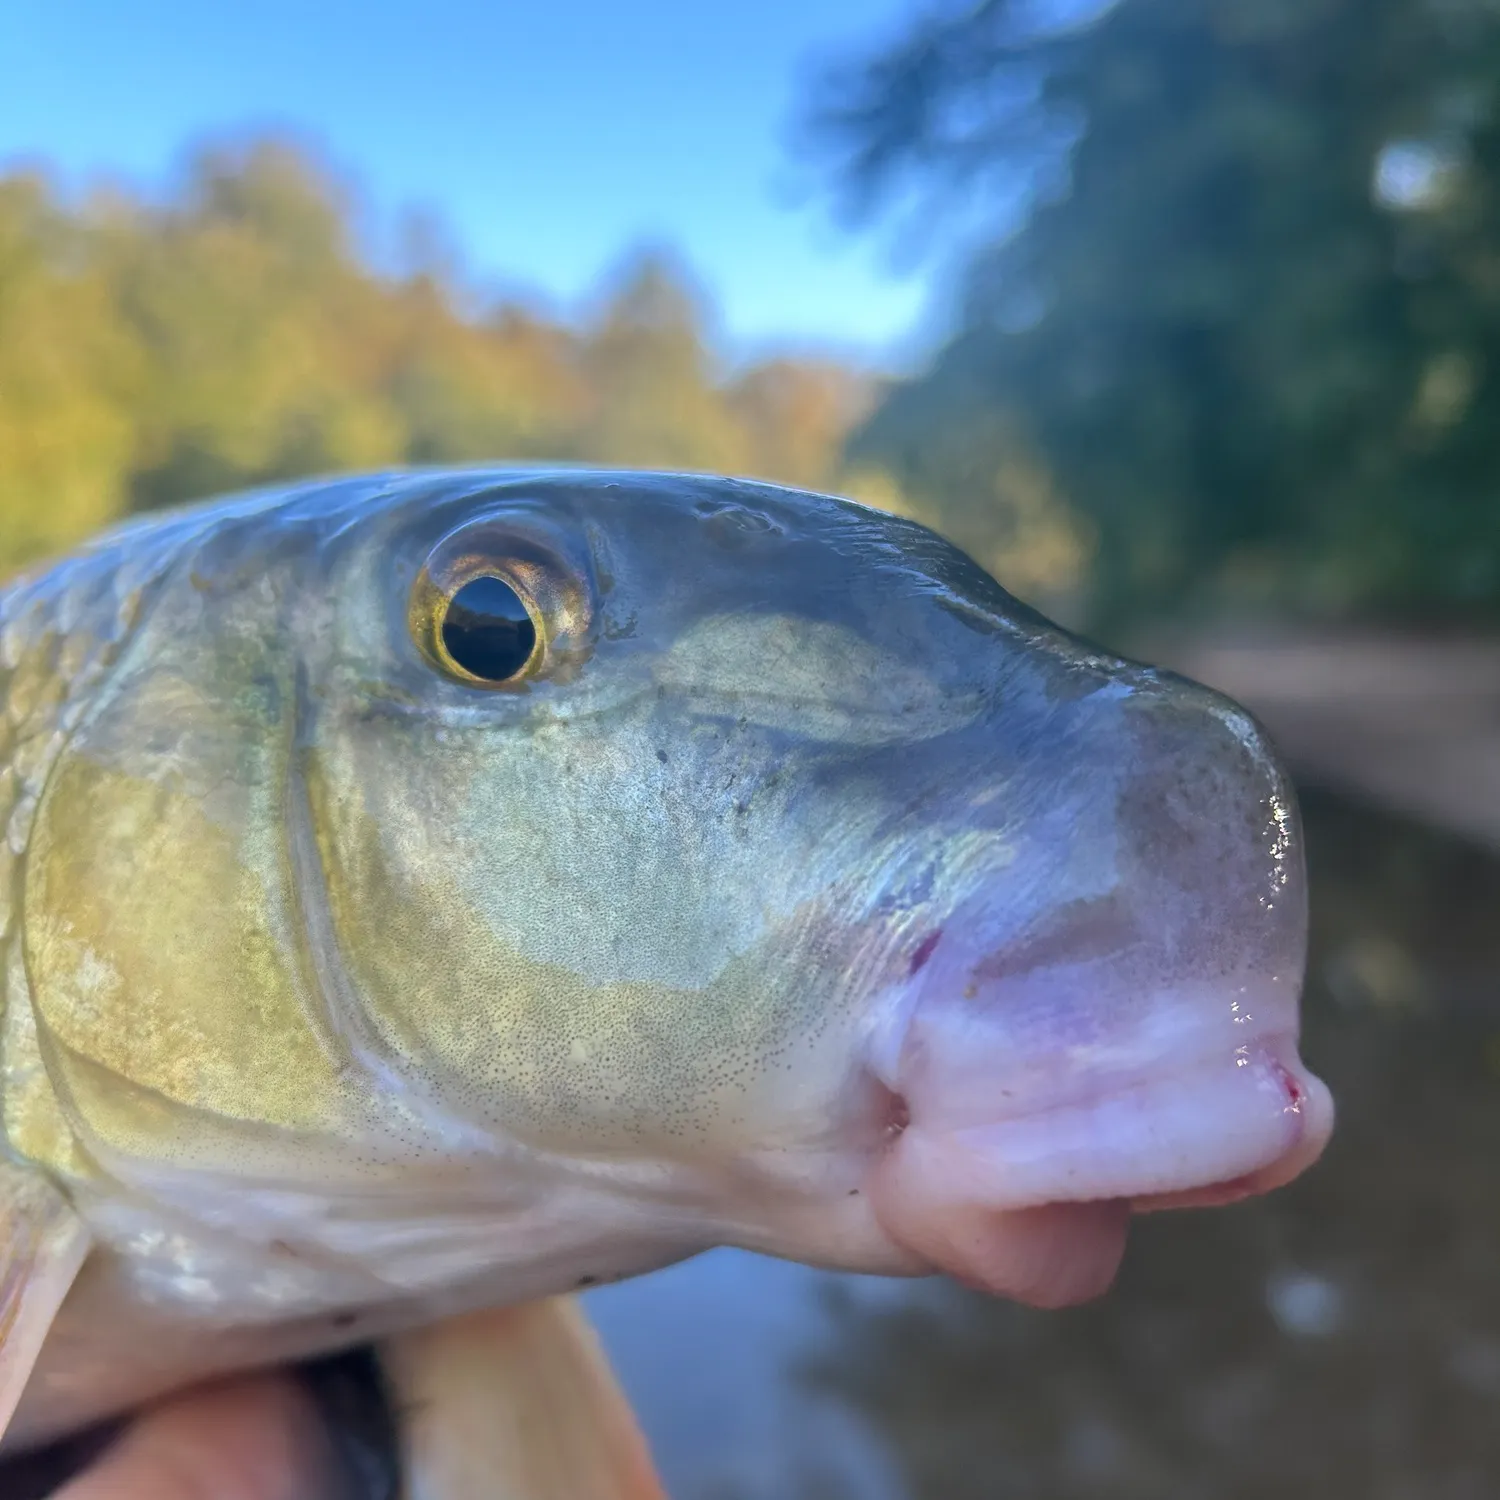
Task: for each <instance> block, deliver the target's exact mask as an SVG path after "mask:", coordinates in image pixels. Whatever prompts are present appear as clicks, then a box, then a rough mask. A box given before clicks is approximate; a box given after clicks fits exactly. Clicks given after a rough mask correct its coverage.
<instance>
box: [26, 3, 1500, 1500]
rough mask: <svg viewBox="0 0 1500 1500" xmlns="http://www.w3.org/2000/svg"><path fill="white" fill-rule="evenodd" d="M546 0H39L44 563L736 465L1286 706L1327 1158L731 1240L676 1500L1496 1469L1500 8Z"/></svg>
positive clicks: (686, 1297) (683, 1349)
mask: <svg viewBox="0 0 1500 1500" xmlns="http://www.w3.org/2000/svg"><path fill="white" fill-rule="evenodd" d="M536 9H537V8H535V7H532V6H530V5H529V4H523V3H520V0H514V3H511V0H490V3H483V0H433V3H431V4H425V5H423V6H422V7H420V8H418V7H417V6H415V5H414V4H406V3H397V0H388V3H366V4H361V5H355V4H353V3H352V0H327V3H325V4H322V5H320V6H318V7H316V13H315V14H311V13H309V12H310V10H312V8H309V7H305V6H303V5H301V4H294V3H292V0H264V3H262V4H259V5H257V6H256V7H253V8H250V7H246V8H243V9H242V10H241V9H237V10H235V11H233V12H231V10H230V9H229V8H227V7H223V8H221V7H212V6H207V7H206V6H202V5H189V4H188V3H187V0H140V3H137V4H134V5H132V6H130V7H116V6H111V5H108V4H106V3H104V0H97V3H86V0H48V3H47V4H46V5H43V4H42V3H40V0H7V3H6V4H5V5H4V6H3V7H0V574H3V573H5V572H7V571H10V570H13V569H16V568H19V567H22V566H25V565H27V564H29V563H31V562H33V561H35V560H37V559H39V558H42V557H44V556H46V555H47V554H49V553H52V552H55V551H58V550H60V549H63V548H66V547H67V546H69V545H70V544H71V543H73V542H75V541H77V540H79V539H81V538H82V537H84V536H86V535H88V534H89V533H90V532H92V531H94V530H96V529H97V528H99V527H101V526H103V525H105V524H107V523H109V522H111V521H113V520H115V519H117V518H120V517H123V516H125V515H127V514H129V513H132V512H136V511H141V510H145V509H149V508H151V507H155V506H160V505H165V504H170V503H174V502H178V501H183V500H188V499H192V498H195V497H198V496H202V495H207V494H211V493H214V492H216V491H221V490H224V489H227V488H231V487H234V486H239V485H247V484H252V483H260V482H263V481H266V480H276V479H283V478H292V477H294V476H297V475H301V474H308V473H314V472H322V471H327V470H332V469H347V468H353V467H369V466H382V465H389V464H412V463H430V462H438V461H450V460H452V461H476V460H483V459H519V460H557V461H566V462H573V463H578V462H582V463H616V464H626V465H643V466H671V467H678V468H691V469H707V470H714V471H720V472H728V473H735V474H744V475H755V476H761V477H766V478H770V479H774V480H780V481H784V482H787V483H791V484H796V485H802V486H808V487H815V488H825V489H832V490H836V491H839V492H843V493H848V494H853V495H856V496H858V497H860V498H863V499H866V500H868V501H870V502H871V503H874V504H878V505H882V506H886V507H889V508H892V509H895V510H899V511H901V512H903V513H906V514H909V515H912V516H915V517H917V518H918V519H920V520H923V521H925V522H927V523H928V524H930V525H932V526H935V527H936V528H937V529H938V530H940V531H943V532H944V533H946V534H947V535H949V536H950V537H952V538H953V539H954V540H956V541H957V542H958V543H959V544H960V545H962V546H964V547H965V548H966V549H967V550H969V551H970V552H971V553H972V554H973V555H974V556H975V557H976V558H978V559H979V560H980V561H981V562H982V563H983V564H984V565H985V566H986V567H987V568H989V569H990V570H991V571H992V572H994V573H995V574H996V576H998V577H999V578H1000V580H1001V581H1002V582H1003V583H1005V584H1006V585H1007V586H1008V587H1009V588H1011V590H1012V591H1013V592H1015V593H1017V594H1019V595H1021V596H1022V597H1024V598H1026V599H1028V600H1030V601H1031V602H1033V603H1035V604H1037V605H1039V606H1040V607H1042V608H1043V609H1045V610H1047V611H1049V612H1051V613H1053V614H1054V615H1056V616H1058V617H1059V618H1061V619H1062V620H1063V621H1065V622H1066V623H1068V624H1070V625H1073V626H1076V627H1078V628H1081V629H1085V630H1087V631H1089V632H1090V633H1092V634H1094V635H1095V636H1096V637H1098V638H1101V639H1103V640H1105V641H1106V642H1107V643H1108V644H1110V645H1113V646H1116V647H1120V648H1122V649H1126V650H1130V651H1139V652H1146V653H1150V654H1152V655H1154V656H1156V657H1159V658H1162V659H1165V660H1167V661H1168V662H1170V663H1172V664H1175V665H1178V666H1180V667H1183V668H1185V669H1187V670H1189V671H1191V672H1193V673H1195V674H1196V675H1199V676H1202V677H1204V678H1206V679H1208V680H1210V681H1212V682H1214V683H1215V684H1217V685H1219V686H1221V687H1224V688H1226V689H1228V690H1229V691H1230V692H1232V693H1235V694H1236V695H1237V696H1239V697H1241V698H1242V699H1243V700H1244V701H1246V702H1247V703H1248V704H1249V705H1250V706H1251V707H1252V708H1253V709H1255V710H1256V711H1257V712H1258V713H1260V714H1261V716H1262V717H1263V718H1264V719H1265V720H1266V721H1267V723H1268V724H1269V726H1270V727H1271V729H1272V732H1273V734H1274V735H1275V736H1276V737H1277V738H1278V740H1279V741H1280V742H1281V744H1282V746H1283V748H1284V749H1285V751H1286V752H1287V754H1288V755H1289V756H1290V757H1291V759H1292V762H1293V764H1294V767H1295V769H1296V771H1297V773H1298V778H1299V783H1300V786H1301V790H1302V795H1303V802H1304V813H1305V816H1306V821H1307V829H1308V845H1309V859H1310V863H1311V868H1312V877H1313V886H1312V889H1313V920H1314V943H1313V952H1312V958H1311V967H1310V975H1309V993H1308V1001H1307V1031H1308V1037H1307V1052H1308V1056H1309V1060H1310V1062H1311V1063H1312V1065H1313V1066H1314V1068H1315V1069H1316V1070H1317V1071H1318V1072H1320V1073H1321V1074H1322V1075H1323V1076H1324V1077H1325V1078H1327V1079H1328V1081H1329V1082H1330V1084H1331V1085H1332V1087H1333V1089H1334V1092H1335V1094H1336V1096H1337V1098H1338V1100H1339V1104H1340V1107H1341V1111H1342V1114H1341V1128H1340V1132H1339V1135H1338V1137H1337V1139H1336V1141H1335V1144H1334V1146H1333V1148H1332V1149H1331V1151H1330V1153H1329V1156H1328V1158H1327V1160H1326V1162H1325V1163H1324V1164H1323V1165H1321V1166H1320V1167H1319V1168H1318V1169H1316V1170H1315V1171H1314V1172H1312V1173H1311V1174H1310V1175H1309V1176H1308V1177H1307V1178H1306V1179H1304V1180H1303V1181H1302V1182H1299V1183H1298V1184H1297V1185H1296V1186H1295V1187H1294V1188H1292V1189H1291V1190H1289V1191H1287V1192H1285V1193H1282V1194H1279V1195H1277V1196H1275V1197H1274V1198H1273V1199H1271V1200H1269V1201H1267V1202H1264V1203H1257V1204H1252V1205H1246V1206H1243V1207H1239V1208H1235V1209H1232V1210H1227V1211H1220V1212H1216V1213H1213V1214H1202V1215H1184V1216H1173V1217H1168V1218H1164V1219H1159V1220H1154V1221H1148V1222H1147V1223H1145V1224H1144V1225H1143V1226H1142V1228H1141V1229H1140V1230H1138V1231H1137V1233H1136V1235H1135V1237H1134V1242H1133V1245H1132V1248H1131V1251H1130V1253H1129V1256H1128V1259H1127V1262H1126V1266H1125V1270H1124V1274H1123V1277H1122V1280H1121V1284H1120V1287H1119V1290H1118V1291H1117V1293H1116V1294H1115V1295H1114V1296H1112V1297H1111V1298H1110V1299H1108V1300H1107V1301H1106V1302H1104V1303H1101V1304H1099V1305H1097V1306H1094V1307H1090V1308H1086V1309H1081V1310H1078V1311H1074V1312H1068V1313H1062V1314H1051V1315H1040V1314H1032V1313H1028V1312H1024V1311H1021V1310H1019V1309H1015V1308H1012V1307H1008V1306H1003V1305H998V1304H992V1303H986V1302H982V1301H979V1300H978V1299H975V1298H973V1297H971V1296H969V1295H967V1294H965V1293H963V1292H960V1291H958V1290H956V1289H954V1288H951V1287H947V1286H943V1285H938V1284H926V1283H924V1284H919V1285H890V1284H884V1283H877V1282H868V1281H863V1280H860V1279H857V1278H844V1277H834V1276H829V1275H824V1274H819V1273H815V1272H811V1271H806V1270H803V1269H800V1268H797V1267H793V1266H787V1265H782V1264H778V1263H773V1262H767V1261H758V1260H754V1259H751V1258H749V1257H745V1256H739V1255H733V1254H727V1253H726V1254H718V1255H713V1256H709V1257H706V1258H704V1259H702V1260H700V1261H696V1262H693V1263H690V1264H689V1265H687V1266H684V1267H679V1268H676V1269H674V1270H672V1271H669V1272H666V1273H663V1274H661V1275H659V1276H655V1277H650V1278H646V1279H644V1280H642V1281H639V1282H635V1283H630V1284H627V1285H624V1286H621V1287H614V1288H609V1289H606V1290H602V1291H600V1292H598V1293H597V1294H593V1296H592V1304H591V1305H592V1308H593V1311H594V1314H595V1316H596V1318H597V1319H598V1321H599V1323H600V1325H601V1327H602V1328H603V1330H604V1333H605V1336H606V1339H607V1341H608V1343H609V1345H610V1347H611V1349H612V1351H613V1353H614V1355H615V1357H616V1359H617V1361H618V1363H619V1366H620V1368H621V1370H622V1373H623V1375H624V1377H625V1379H626V1382H627V1384H628V1386H629V1388H630V1391H631V1393H632V1395H633V1396H634V1397H635V1399H636V1400H637V1402H638V1403H639V1406H640V1409H641V1411H642V1414H643V1418H644V1420H645V1423H646V1425H647V1428H648V1432H649V1434H650V1436H651V1438H652V1440H653V1442H654V1444H655V1446H656V1449H657V1452H658V1456H659V1458H660V1461H661V1465H662V1468H663V1470H664V1472H665V1474H666V1476H667V1478H668V1481H669V1484H670V1487H671V1489H672V1493H673V1495H674V1497H677V1500H731V1497H736V1500H763V1497H773V1496H774V1497H778V1500H782V1497H792V1500H804V1497H814V1496H816V1497H828V1500H840V1497H842V1500H873V1497H882V1500H883V1497H893V1500H903V1497H912V1500H926V1497H931V1500H990V1497H1011V1496H1014V1497H1038V1500H1040V1497H1047V1500H1053V1497H1056V1500H1063V1497H1074V1496H1076V1497H1127V1496H1128V1497H1142V1500H1144V1497H1179V1496H1180V1497H1184V1500H1188V1497H1216V1496H1223V1497H1245V1500H1250V1497H1257V1500H1259V1497H1264V1496H1266V1495H1268V1494H1275V1495H1277V1496H1278V1497H1280V1500H1296V1497H1308V1500H1311V1497H1314V1496H1317V1497H1323V1500H1328V1497H1333V1500H1343V1497H1349V1500H1354V1497H1359V1500H1419V1497H1420V1500H1428V1497H1432V1500H1438V1497H1441V1500H1466V1497H1470V1496H1473V1497H1480V1496H1489V1495H1492V1494H1493V1493H1495V1492H1496V1490H1497V1487H1500V8H1497V7H1496V5H1495V4H1494V3H1493V0H1115V3H1113V4H1108V3H1098V0H992V3H982V4H978V5H975V4H973V3H972V0H970V3H968V4H963V3H957V0H952V3H929V4H926V5H924V6H922V7H920V8H918V7H915V6H914V5H913V4H912V3H911V0H889V3H887V0H757V3H756V4H754V5H744V6H733V5H728V4H724V5H718V6H705V5H697V4H692V3H690V0H637V3H635V4H633V5H629V6H624V5H614V4H610V3H608V0H557V3H555V4H553V5H551V6H550V7H546V8H545V12H546V13H545V14H537V13H534V12H535V10H536Z"/></svg>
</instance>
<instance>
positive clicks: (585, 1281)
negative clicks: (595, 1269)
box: [573, 1276, 599, 1290]
mask: <svg viewBox="0 0 1500 1500" xmlns="http://www.w3.org/2000/svg"><path fill="white" fill-rule="evenodd" d="M598 1282H599V1278H598V1277H597V1276H580V1277H579V1278H578V1280H577V1281H575V1282H574V1283H573V1285H574V1286H576V1287H578V1288H579V1290H582V1289H583V1288H584V1287H586V1286H596V1285H598Z"/></svg>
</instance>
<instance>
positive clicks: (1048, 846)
mask: <svg viewBox="0 0 1500 1500" xmlns="http://www.w3.org/2000/svg"><path fill="white" fill-rule="evenodd" d="M1134 697H1135V699H1136V701H1135V702H1134V703H1133V704H1132V705H1131V706H1130V708H1129V718H1128V722H1126V721H1125V720H1121V721H1120V733H1119V735H1118V736H1117V737H1116V742H1117V743H1118V744H1119V745H1120V746H1121V747H1122V749H1123V750H1124V751H1125V754H1124V755H1122V756H1121V757H1120V759H1119V761H1118V762H1117V766H1116V768H1115V771H1114V773H1113V774H1115V777H1116V779H1115V781H1114V783H1113V784H1112V785H1111V784H1110V783H1109V782H1108V773H1107V772H1106V768H1105V767H1103V766H1102V765H1101V766H1099V767H1096V769H1095V772H1094V774H1093V777H1092V780H1091V785H1092V786H1094V787H1095V788H1097V787H1098V786H1100V785H1106V786H1109V787H1110V794H1109V795H1105V796H1099V795H1094V794H1092V793H1091V794H1090V796H1088V797H1087V798H1084V799H1081V800H1078V801H1075V802H1074V803H1072V804H1071V805H1069V806H1067V807H1066V808H1065V809H1064V810H1063V812H1062V815H1060V816H1059V817H1057V818H1055V819H1053V820H1052V821H1051V822H1050V823H1048V822H1045V821H1044V822H1043V823H1042V824H1041V825H1040V826H1041V830H1042V831H1041V834H1040V836H1038V837H1036V838H1033V840H1032V841H1031V842H1030V844H1029V845H1023V847H1022V849H1021V850H1020V853H1019V856H1018V858H1017V859H1016V860H1015V861H1014V862H1013V867H1012V869H1011V870H1009V871H1005V872H997V873H994V874H992V875H990V876H989V877H987V878H985V879H982V880H981V881H979V882H978V883H977V885H976V886H975V888H974V890H973V892H972V893H971V894H970V895H969V897H968V898H967V899H966V900H964V901H963V902H961V903H960V904H959V905H958V906H957V907H956V909H954V910H953V911H952V912H951V913H950V914H949V915H948V916H947V918H946V920H943V921H942V922H941V923H940V924H939V925H935V926H934V927H933V928H932V929H931V930H930V931H928V932H927V933H926V934H925V935H922V936H920V937H919V938H917V939H914V941H913V946H912V949H911V955H910V959H909V965H908V967H909V972H908V975H907V976H906V978H905V980H904V982H903V983H901V984H899V985H897V986H895V987H894V988H893V989H892V990H891V991H889V992H888V994H887V996H886V1003H885V1006H884V1008H883V1009H881V1010H880V1011H879V1013H878V1016H877V1019H876V1023H875V1025H874V1027H873V1029H872V1032H871V1043H870V1048H869V1051H868V1054H867V1055H868V1059H869V1066H870V1069H871V1072H872V1073H873V1074H874V1076H875V1077H876V1078H877V1079H878V1080H879V1083H880V1085H881V1086H882V1087H883V1088H884V1089H885V1091H886V1098H887V1119H888V1122H889V1140H888V1144H887V1147H886V1149H885V1151H884V1152H883V1153H882V1154H881V1156H880V1157H879V1159H878V1161H877V1162H876V1164H875V1165H874V1167H873V1169H872V1172H871V1177H870V1182H869V1187H868V1192H869V1196H870V1200H871V1206H872V1208H873V1210H874V1214H875V1217H876V1219H877V1221H878V1222H879V1223H880V1225H881V1227H882V1228H883V1229H884V1230H885V1232H886V1233H887V1234H888V1235H889V1236H890V1238H891V1239H892V1241H893V1242H894V1243H895V1244H896V1245H898V1246H900V1247H901V1248H902V1249H903V1250H905V1251H908V1252H910V1253H911V1254H913V1255H915V1256H917V1257H918V1258H920V1259H921V1260H923V1261H925V1262H926V1263H927V1264H928V1265H929V1266H930V1267H933V1268H936V1269H939V1270H942V1271H946V1272H948V1273H950V1274H952V1275H953V1276H955V1277H957V1278H958V1279H960V1280H962V1281H965V1282H967V1283H970V1284H973V1285H976V1286H980V1287H983V1288H985V1289H987V1290H989V1291H991V1292H995V1293H999V1294H1002V1295H1006V1296H1010V1297H1013V1298H1016V1299H1018V1300H1021V1301H1025V1302H1030V1303H1033V1304H1036V1305H1038V1306H1059V1305H1065V1304H1069V1303H1073V1302H1078V1301H1083V1300H1086V1299H1088V1298H1090V1297H1093V1296H1096V1295H1098V1294H1100V1293H1102V1292H1103V1291H1105V1290H1106V1289H1107V1288H1108V1286H1109V1285H1110V1283H1111V1281H1112V1279H1113V1277H1114V1274H1115V1271H1116V1269H1117V1268H1118V1266H1119V1263H1120V1259H1121V1256H1122V1255H1123V1253H1124V1249H1125V1243H1126V1238H1127V1234H1128V1229H1129V1223H1130V1219H1131V1216H1132V1215H1133V1214H1134V1213H1138V1212H1148V1211H1152V1210H1155V1209H1164V1208H1189V1207H1208V1206H1214V1205H1219V1204H1225V1203H1231V1202H1235V1201H1238V1200H1239V1199H1242V1198H1246V1197H1250V1196H1254V1195H1256V1194H1260V1193H1264V1192H1268V1191H1271V1190H1273V1189H1275V1188H1278V1187H1281V1186H1283V1185H1284V1184H1286V1183H1288V1182H1290V1181H1292V1180H1293V1179H1294V1178H1295V1177H1297V1176H1298V1175H1299V1174H1300V1173H1301V1172H1303V1171H1304V1170H1306V1169H1307V1168H1308V1167H1309V1166H1311V1165H1312V1164H1313V1163H1314V1162H1315V1161H1316V1160H1317V1159H1318V1157H1319V1156H1320V1155H1321V1153H1322V1151H1323V1148H1324V1146H1325V1145H1326V1143H1327V1141H1328V1139H1329V1136H1330V1133H1331V1131H1332V1128H1333V1117H1334V1106H1333V1101H1332V1099H1331V1097H1330V1095H1329V1092H1328V1090H1327V1088H1326V1087H1325V1086H1324V1084H1323V1083H1322V1082H1321V1080H1319V1079H1318V1078H1317V1077H1315V1076H1314V1075H1313V1074H1312V1073H1311V1072H1310V1071H1309V1070H1308V1068H1307V1066H1306V1065H1305V1063H1304V1062H1303V1061H1302V1059H1301V1056H1300V1054H1299V1051H1298V1035H1299V1014H1298V1005H1299V997H1300V990H1301V983H1302V976H1303V969H1304V964H1305V942H1306V930H1307V912H1306V901H1307V897H1306V878H1305V871H1304V867H1303V858H1302V850H1301V844H1300V837H1301V836H1300V829H1299V826H1298V818H1297V811H1296V804H1295V798H1294V795H1293V792H1292V789H1291V787H1290V785H1289V784H1288V782H1287V781H1286V779H1285V776H1284V775H1283V773H1282V771H1281V768H1280V767H1279V765H1278V763H1277V761H1276V758H1275V756H1274V754H1273V753H1272V751H1271V749H1270V747H1269V745H1268V744H1267V742H1266V741H1265V739H1264V737H1263V736H1262V734H1261V732H1260V730H1259V729H1258V727H1257V726H1256V725H1255V724H1254V723H1253V721H1251V720H1250V719H1249V718H1248V716H1246V715H1244V714H1243V713H1242V712H1240V711H1239V710H1238V709H1236V708H1234V707H1233V705H1229V704H1228V703H1227V702H1226V701H1225V700H1223V699H1220V698H1218V697H1217V696H1216V695H1214V694H1211V693H1209V692H1207V690H1204V689H1200V688H1197V687H1196V686H1194V685H1190V684H1186V683H1178V682H1175V681H1169V680H1165V679H1160V680H1154V681H1146V682H1143V683H1142V684H1141V685H1140V686H1139V687H1138V689H1137V690H1136V693H1135V694H1134ZM1122 701H1123V700H1122ZM1100 711H1101V712H1111V710H1110V709H1109V708H1108V706H1107V705H1105V706H1102V707H1101V710H1100ZM1079 848H1085V849H1088V850H1091V851H1109V853H1108V854H1107V855H1103V856H1100V855H1098V854H1097V853H1095V854H1092V855H1090V856H1088V857H1085V858H1083V859H1082V860H1079V859H1077V858H1076V857H1075V856H1074V855H1073V854H1070V852H1069V850H1070V849H1072V850H1075V851H1076V850H1077V849H1079ZM1021 870H1025V871H1027V872H1028V873H1027V874H1026V875H1025V876H1021V875H1019V874H1018V873H1017V872H1018V871H1021ZM1038 891H1041V892H1045V893H1046V894H1045V896H1044V897H1043V898H1042V899H1037V898H1036V895H1035V893H1036V892H1038Z"/></svg>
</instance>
